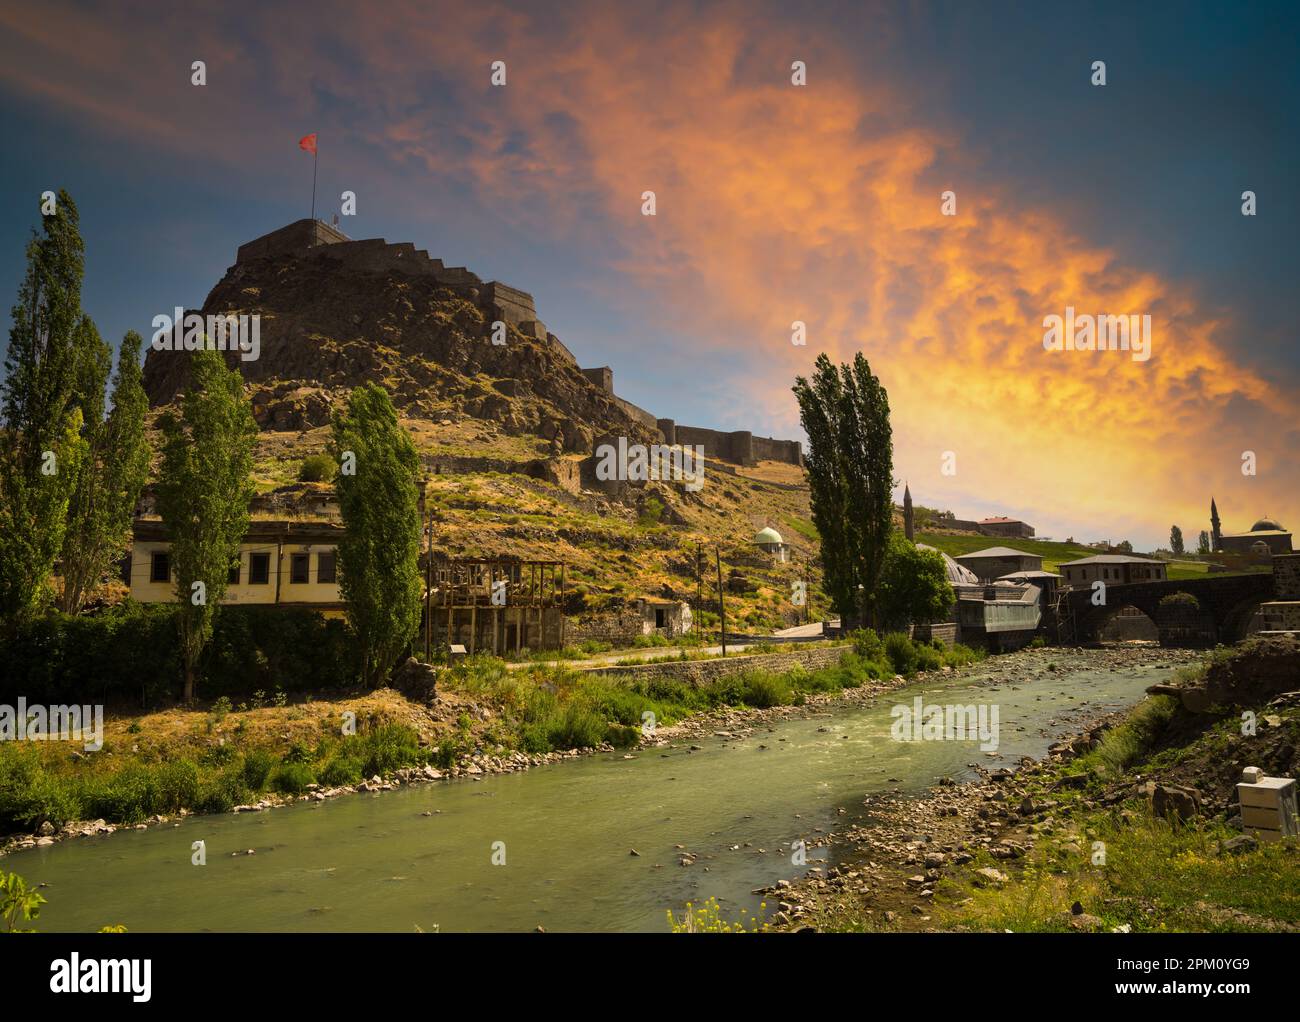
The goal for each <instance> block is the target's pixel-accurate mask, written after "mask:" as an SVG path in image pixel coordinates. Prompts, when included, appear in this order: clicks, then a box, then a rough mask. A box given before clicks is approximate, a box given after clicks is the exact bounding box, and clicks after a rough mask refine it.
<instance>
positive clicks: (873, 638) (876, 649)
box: [849, 628, 885, 663]
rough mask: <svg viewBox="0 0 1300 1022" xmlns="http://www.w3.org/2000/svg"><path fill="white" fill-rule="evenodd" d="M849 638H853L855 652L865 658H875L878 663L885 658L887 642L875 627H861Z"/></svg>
mask: <svg viewBox="0 0 1300 1022" xmlns="http://www.w3.org/2000/svg"><path fill="white" fill-rule="evenodd" d="M849 638H850V639H852V640H853V652H854V653H856V654H857V655H858V656H860V657H862V659H863V660H875V661H876V662H877V663H879V662H880V661H882V660H884V658H885V644H884V643H883V642H881V641H880V636H879V635H877V634H876V633H875V631H874V630H873V629H871V628H859V629H858V630H857V631H855V632H853V633H851V634H850V635H849Z"/></svg>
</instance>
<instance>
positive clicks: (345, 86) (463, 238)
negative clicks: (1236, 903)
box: [0, 0, 1300, 549]
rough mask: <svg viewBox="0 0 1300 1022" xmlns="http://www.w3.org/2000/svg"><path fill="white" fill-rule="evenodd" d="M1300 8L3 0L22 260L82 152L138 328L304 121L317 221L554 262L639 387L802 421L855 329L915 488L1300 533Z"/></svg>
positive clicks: (582, 342) (682, 404)
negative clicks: (1079, 346)
mask: <svg viewBox="0 0 1300 1022" xmlns="http://www.w3.org/2000/svg"><path fill="white" fill-rule="evenodd" d="M181 7H183V8H184V9H183V10H180V9H178V8H181ZM1135 8H1136V9H1135ZM1296 37H1297V28H1296V18H1295V9H1294V6H1293V5H1291V6H1289V7H1288V5H1282V4H1278V5H1271V4H1259V5H1254V4H1241V3H1233V4H1226V3H1225V4H1196V3H1177V4H1163V3H1150V4H1143V5H1140V7H1139V6H1138V5H1130V4H1125V5H1119V4H1086V3H1071V4H1069V5H1064V4H1062V5H1053V4H1032V5H1031V4H1001V3H980V4H974V3H952V4H922V3H879V4H877V3H869V2H868V3H863V2H861V0H858V2H853V3H842V4H839V3H827V4H818V3H808V4H802V3H801V4H795V5H791V4H776V3H772V4H764V3H756V2H751V3H743V4H741V3H720V4H708V3H665V4H650V3H647V4H637V5H611V4H608V3H605V2H595V3H572V4H544V3H536V2H533V3H519V4H498V3H493V2H490V0H489V2H475V3H472V4H470V3H465V4H440V3H417V2H406V0H394V2H389V3H384V4H373V5H372V4H359V3H355V2H350V3H339V2H334V0H319V2H314V3H310V4H306V3H303V4H284V3H276V2H265V3H259V4H256V5H251V4H250V5H242V4H229V3H206V2H203V0H198V2H194V3H186V4H184V5H164V4H160V3H155V4H144V3H132V2H119V3H114V4H102V3H94V2H75V3H74V2H69V0H42V2H40V3H25V2H21V0H20V2H17V3H14V2H10V3H7V4H5V5H4V6H3V7H0V124H3V127H4V133H3V137H4V140H5V141H4V145H3V149H2V150H0V191H2V196H0V294H3V295H4V296H16V293H17V288H18V285H19V283H20V281H21V279H22V274H23V270H24V255H23V250H24V246H25V244H26V239H27V238H28V237H29V235H30V231H31V229H32V228H33V227H35V226H36V225H37V221H38V215H39V214H38V206H39V201H40V200H39V197H40V194H41V193H42V192H43V191H45V190H47V189H53V190H57V189H58V188H66V189H68V191H69V192H70V193H71V195H72V196H73V198H74V199H75V201H76V202H77V205H78V208H79V210H80V214H81V223H82V231H83V236H84V238H85V242H86V281H85V286H84V291H83V306H84V307H85V309H86V311H87V312H88V313H89V314H90V315H91V316H92V317H93V318H94V319H95V321H96V323H97V325H98V326H99V328H100V331H101V333H102V334H103V335H104V336H105V337H106V338H109V339H110V340H111V341H112V342H113V343H115V344H116V343H117V342H119V341H120V339H121V336H122V334H123V333H124V332H125V331H126V330H129V329H135V330H137V331H139V332H140V333H141V334H143V335H144V336H146V338H147V337H148V336H149V333H150V323H151V320H152V318H153V317H154V316H155V315H156V314H158V313H160V312H164V311H169V310H171V309H172V308H173V307H174V306H177V305H182V306H186V307H191V308H194V307H198V306H199V305H201V304H202V302H203V300H204V298H205V297H206V295H207V292H208V291H209V290H210V289H211V288H212V287H213V286H214V285H215V284H216V282H217V281H218V280H219V279H220V278H221V276H222V274H223V273H224V272H225V270H226V269H227V267H229V266H230V264H231V263H233V261H234V256H235V250H236V248H237V247H238V246H239V245H240V244H241V243H242V242H244V241H247V240H250V239H252V238H254V237H257V236H259V235H261V234H265V233H267V232H268V231H270V230H273V229H275V228H277V227H280V226H283V225H284V224H286V223H289V222H291V221H293V220H297V219H300V218H302V217H305V216H307V215H308V214H309V212H310V206H311V183H312V166H311V163H312V158H311V156H310V155H309V154H307V153H305V152H302V151H300V150H299V148H298V144H297V143H298V139H299V138H300V137H302V136H303V135H306V134H308V133H310V132H316V133H317V134H318V137H319V147H320V156H319V164H318V175H319V177H318V187H317V194H316V213H317V215H318V216H319V217H321V218H322V219H326V220H328V219H330V217H331V216H332V215H333V214H334V213H336V212H339V210H340V195H341V193H342V192H343V191H344V190H350V191H353V192H355V193H356V196H357V214H356V215H355V216H341V217H340V227H341V229H342V230H344V231H345V232H346V233H347V234H348V235H349V236H350V237H353V238H369V237H383V238H387V239H388V240H389V241H412V242H415V243H416V246H417V247H419V248H424V249H427V250H428V251H429V253H430V255H432V256H435V257H438V258H441V259H442V260H443V261H444V262H445V263H447V264H448V265H456V266H467V267H468V268H469V269H471V270H473V271H474V272H475V273H477V274H478V275H479V276H481V277H482V278H483V279H485V280H489V279H497V280H502V281H504V282H506V283H509V284H511V285H512V286H515V287H518V288H520V289H522V290H525V291H528V292H530V293H532V294H533V295H534V296H535V299H536V302H537V308H538V313H539V315H540V317H541V318H542V319H543V320H544V321H545V322H546V324H547V326H548V328H549V329H550V330H551V331H552V332H553V333H555V334H556V335H557V336H559V337H560V338H561V339H562V340H563V341H564V343H565V345H566V346H567V347H568V348H569V349H570V350H571V351H573V352H574V354H575V355H576V356H577V357H578V360H579V361H580V363H581V364H583V365H609V366H611V367H613V370H614V384H615V389H616V391H617V392H618V393H619V394H620V395H621V396H623V397H625V398H627V399H628V400H630V401H632V402H634V403H636V404H638V405H640V406H642V407H643V408H647V409H649V410H651V411H652V412H654V414H656V415H657V416H660V417H667V418H673V419H676V420H677V421H678V422H679V423H686V424H690V425H698V426H707V427H712V428H718V429H750V430H753V431H754V432H755V433H758V434H761V435H766V436H776V437H781V438H786V437H802V431H801V429H800V426H799V415H798V408H797V405H796V404H795V401H794V397H793V394H792V393H791V390H790V388H791V385H792V383H793V382H794V379H795V377H796V376H798V375H800V374H807V373H809V372H810V370H811V366H812V362H813V360H814V359H815V358H816V356H817V354H818V353H819V352H822V351H825V352H827V353H829V354H830V355H831V357H832V358H834V359H836V360H838V361H849V360H850V359H851V358H852V357H853V355H854V354H855V353H857V352H859V351H861V352H862V353H863V354H864V355H865V356H866V357H867V358H868V360H869V361H870V363H871V366H872V369H873V370H874V372H875V373H876V374H877V375H878V376H879V377H880V379H881V381H882V383H883V384H884V386H885V387H886V389H887V390H888V393H889V399H890V405H891V409H892V422H893V431H894V461H895V473H896V475H897V476H898V478H899V481H900V487H899V489H900V493H901V483H902V481H903V480H906V481H907V483H908V484H909V486H910V488H911V492H912V495H913V498H914V500H915V501H916V502H917V503H918V504H921V505H925V506H929V507H938V508H946V509H951V510H952V511H953V512H954V513H955V514H956V515H957V517H959V518H982V517H985V516H992V515H1009V516H1011V517H1016V518H1021V519H1024V520H1025V521H1028V522H1030V523H1032V524H1033V525H1034V526H1035V527H1036V528H1037V530H1038V533H1039V534H1040V535H1043V536H1051V537H1054V538H1058V539H1063V538H1066V537H1067V536H1073V537H1075V538H1076V539H1079V540H1096V539H1109V540H1111V541H1113V542H1118V541H1120V540H1121V539H1129V540H1131V541H1132V542H1133V543H1134V545H1135V546H1137V547H1138V548H1139V549H1153V548H1155V547H1157V546H1166V545H1168V537H1169V527H1170V525H1171V524H1178V525H1180V527H1181V528H1182V531H1183V533H1184V534H1185V536H1186V537H1187V540H1188V543H1189V546H1194V544H1195V538H1196V535H1197V533H1198V532H1199V531H1200V530H1201V529H1203V528H1208V527H1209V524H1208V508H1209V502H1210V498H1211V496H1213V497H1215V498H1216V500H1217V502H1218V507H1219V510H1220V513H1221V514H1222V515H1223V518H1224V530H1225V531H1228V532H1234V531H1245V530H1246V529H1248V528H1249V527H1250V525H1251V523H1252V522H1254V521H1255V519H1257V518H1260V517H1263V516H1265V515H1268V516H1270V517H1274V518H1277V519H1280V520H1281V522H1282V523H1283V525H1284V526H1287V527H1291V528H1296V529H1297V530H1298V531H1300V482H1298V481H1300V425H1298V424H1297V416H1296V395H1297V394H1298V393H1300V389H1298V388H1297V383H1298V382H1300V346H1298V345H1297V339H1296V321H1297V306H1298V305H1300V301H1298V299H1297V288H1296V286H1295V284H1294V282H1293V279H1292V278H1293V277H1294V275H1295V272H1296V265H1297V259H1296V255H1297V237H1300V232H1298V228H1300V211H1298V209H1297V199H1296V189H1295V185H1294V175H1295V168H1296V166H1297V162H1298V161H1297V156H1298V155H1300V153H1298V152H1297V150H1298V149H1300V130H1297V129H1300V124H1298V123H1297V122H1298V121H1300V115H1298V110H1300V104H1298V102H1297V101H1298V100H1300V70H1297V61H1296V59H1295V57H1296V53H1297V38H1296ZM196 60H201V61H203V62H204V66H205V70H206V84H203V85H194V84H192V78H193V71H192V64H193V62H194V61H196ZM494 61H504V62H505V72H506V81H505V84H504V85H493V84H492V80H491V79H492V65H493V62H494ZM795 61H802V62H803V66H804V68H805V80H806V84H804V85H796V84H794V83H793V81H792V75H793V72H792V64H793V62H795ZM1096 61H1104V63H1105V76H1106V81H1105V84H1104V85H1095V84H1093V79H1094V77H1095V71H1094V66H1093V65H1094V62H1096ZM646 191H653V192H654V194H655V215H654V216H646V215H643V213H642V209H643V199H642V196H643V193H644V192H646ZM949 191H950V192H952V193H954V194H955V214H954V215H945V214H944V212H943V210H942V204H943V199H942V195H943V193H944V192H949ZM1245 191H1252V192H1253V193H1254V194H1255V201H1256V213H1255V215H1253V216H1244V215H1242V203H1243V200H1242V193H1243V192H1245ZM12 302H13V298H12V297H10V298H9V299H8V300H7V301H0V307H3V309H4V310H6V311H5V312H3V313H0V315H2V316H3V319H4V322H3V323H0V328H2V331H3V338H6V339H7V336H8V327H9V319H8V314H7V309H8V307H9V306H10V305H11V304H12ZM1067 307H1069V308H1073V309H1074V310H1075V313H1076V315H1080V316H1081V315H1085V314H1088V315H1137V316H1150V317H1151V349H1150V358H1148V359H1146V360H1137V359H1134V358H1133V357H1132V356H1133V353H1132V352H1125V351H1100V352H1099V351H1077V350H1075V351H1070V350H1061V351H1049V350H1045V347H1044V324H1045V319H1046V317H1049V316H1052V315H1058V316H1064V315H1065V310H1066V309H1067ZM796 321H799V322H802V323H804V324H805V325H806V343H805V344H804V345H798V344H794V343H792V325H793V324H794V323H795V322H796ZM3 343H7V341H6V340H0V344H3ZM1247 452H1251V453H1252V454H1253V458H1249V459H1248V457H1247ZM1251 462H1253V465H1254V472H1253V474H1248V473H1247V472H1246V471H1243V465H1245V466H1246V468H1247V469H1249V468H1250V464H1251Z"/></svg>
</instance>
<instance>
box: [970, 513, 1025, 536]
mask: <svg viewBox="0 0 1300 1022" xmlns="http://www.w3.org/2000/svg"><path fill="white" fill-rule="evenodd" d="M979 527H980V532H982V533H984V535H986V536H1014V537H1018V538H1019V539H1030V538H1031V537H1032V536H1033V535H1034V527H1033V526H1032V525H1029V524H1027V523H1026V522H1022V521H1020V520H1019V519H1016V518H984V519H982V520H981V521H980V523H979Z"/></svg>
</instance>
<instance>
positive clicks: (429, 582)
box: [424, 511, 433, 664]
mask: <svg viewBox="0 0 1300 1022" xmlns="http://www.w3.org/2000/svg"><path fill="white" fill-rule="evenodd" d="M428 528H429V539H428V543H427V549H426V552H425V555H424V662H425V663H426V664H427V663H428V662H429V661H430V660H432V659H433V512H432V511H430V512H429V525H428Z"/></svg>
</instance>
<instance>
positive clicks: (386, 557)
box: [332, 383, 421, 687]
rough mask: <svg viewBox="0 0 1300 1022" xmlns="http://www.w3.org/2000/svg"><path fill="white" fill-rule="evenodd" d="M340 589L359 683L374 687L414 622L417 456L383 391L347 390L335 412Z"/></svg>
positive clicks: (406, 639) (408, 636)
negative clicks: (357, 661)
mask: <svg viewBox="0 0 1300 1022" xmlns="http://www.w3.org/2000/svg"><path fill="white" fill-rule="evenodd" d="M332 453H333V454H334V456H335V457H336V458H337V459H338V462H339V474H338V476H337V481H338V495H339V511H340V512H341V514H342V516H343V525H344V529H345V534H344V537H343V539H342V541H341V542H340V543H339V588H340V590H341V592H342V595H343V599H344V601H345V602H346V604H347V616H348V622H349V624H350V625H351V627H352V631H353V632H354V633H355V634H356V636H357V640H358V646H359V653H360V661H361V665H360V671H361V680H362V681H363V682H364V683H365V684H367V685H369V686H371V687H376V686H378V685H380V684H381V683H382V682H383V681H384V679H385V678H386V677H387V675H388V672H389V671H391V670H392V668H393V666H394V664H395V663H396V662H397V658H398V657H399V656H401V654H402V653H403V651H404V650H405V649H406V647H407V646H408V645H409V644H410V642H411V640H412V639H413V638H414V637H415V634H416V631H417V630H418V628H419V625H420V593H421V580H420V567H419V557H420V511H419V499H420V486H419V470H420V459H419V457H418V456H417V454H416V452H415V445H414V444H412V443H411V438H410V437H409V436H407V434H406V431H405V430H403V429H402V427H401V426H400V425H399V424H398V421H397V412H396V411H395V410H394V409H393V404H392V402H391V401H390V400H389V399H388V394H387V393H386V392H385V391H384V390H383V388H381V387H378V386H376V385H375V384H373V383H366V384H364V385H362V386H360V387H357V388H356V389H355V390H353V391H352V395H351V397H350V399H349V400H348V407H347V411H346V412H345V413H338V412H336V413H335V416H334V437H333V444H332Z"/></svg>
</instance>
